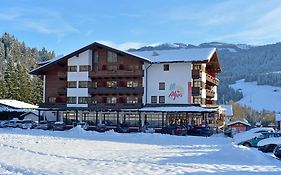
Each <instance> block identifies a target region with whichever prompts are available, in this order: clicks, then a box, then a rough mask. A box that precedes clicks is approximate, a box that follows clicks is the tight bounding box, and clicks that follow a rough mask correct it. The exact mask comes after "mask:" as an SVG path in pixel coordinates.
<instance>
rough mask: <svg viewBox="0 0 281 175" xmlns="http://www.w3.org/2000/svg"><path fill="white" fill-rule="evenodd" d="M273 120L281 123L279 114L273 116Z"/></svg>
mask: <svg viewBox="0 0 281 175" xmlns="http://www.w3.org/2000/svg"><path fill="white" fill-rule="evenodd" d="M275 120H276V121H278V122H279V121H281V114H275Z"/></svg>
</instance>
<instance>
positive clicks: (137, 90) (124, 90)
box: [89, 87, 144, 95]
mask: <svg viewBox="0 0 281 175" xmlns="http://www.w3.org/2000/svg"><path fill="white" fill-rule="evenodd" d="M143 92H144V88H143V87H132V88H128V87H116V88H109V87H98V88H89V93H90V94H92V95H96V94H98V95H102V94H124V95H125V94H143Z"/></svg>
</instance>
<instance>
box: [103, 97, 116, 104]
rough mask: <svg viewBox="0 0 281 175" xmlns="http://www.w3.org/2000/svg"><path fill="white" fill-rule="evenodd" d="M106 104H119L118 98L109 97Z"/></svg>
mask: <svg viewBox="0 0 281 175" xmlns="http://www.w3.org/2000/svg"><path fill="white" fill-rule="evenodd" d="M106 103H109V104H115V103H117V98H116V97H107V98H106Z"/></svg>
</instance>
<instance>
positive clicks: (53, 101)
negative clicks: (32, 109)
mask: <svg viewBox="0 0 281 175" xmlns="http://www.w3.org/2000/svg"><path fill="white" fill-rule="evenodd" d="M48 102H49V103H55V102H56V97H49V98H48Z"/></svg>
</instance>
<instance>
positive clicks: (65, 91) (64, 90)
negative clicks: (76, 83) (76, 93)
mask: <svg viewBox="0 0 281 175" xmlns="http://www.w3.org/2000/svg"><path fill="white" fill-rule="evenodd" d="M58 94H59V95H66V94H67V90H66V88H59V89H58Z"/></svg>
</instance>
